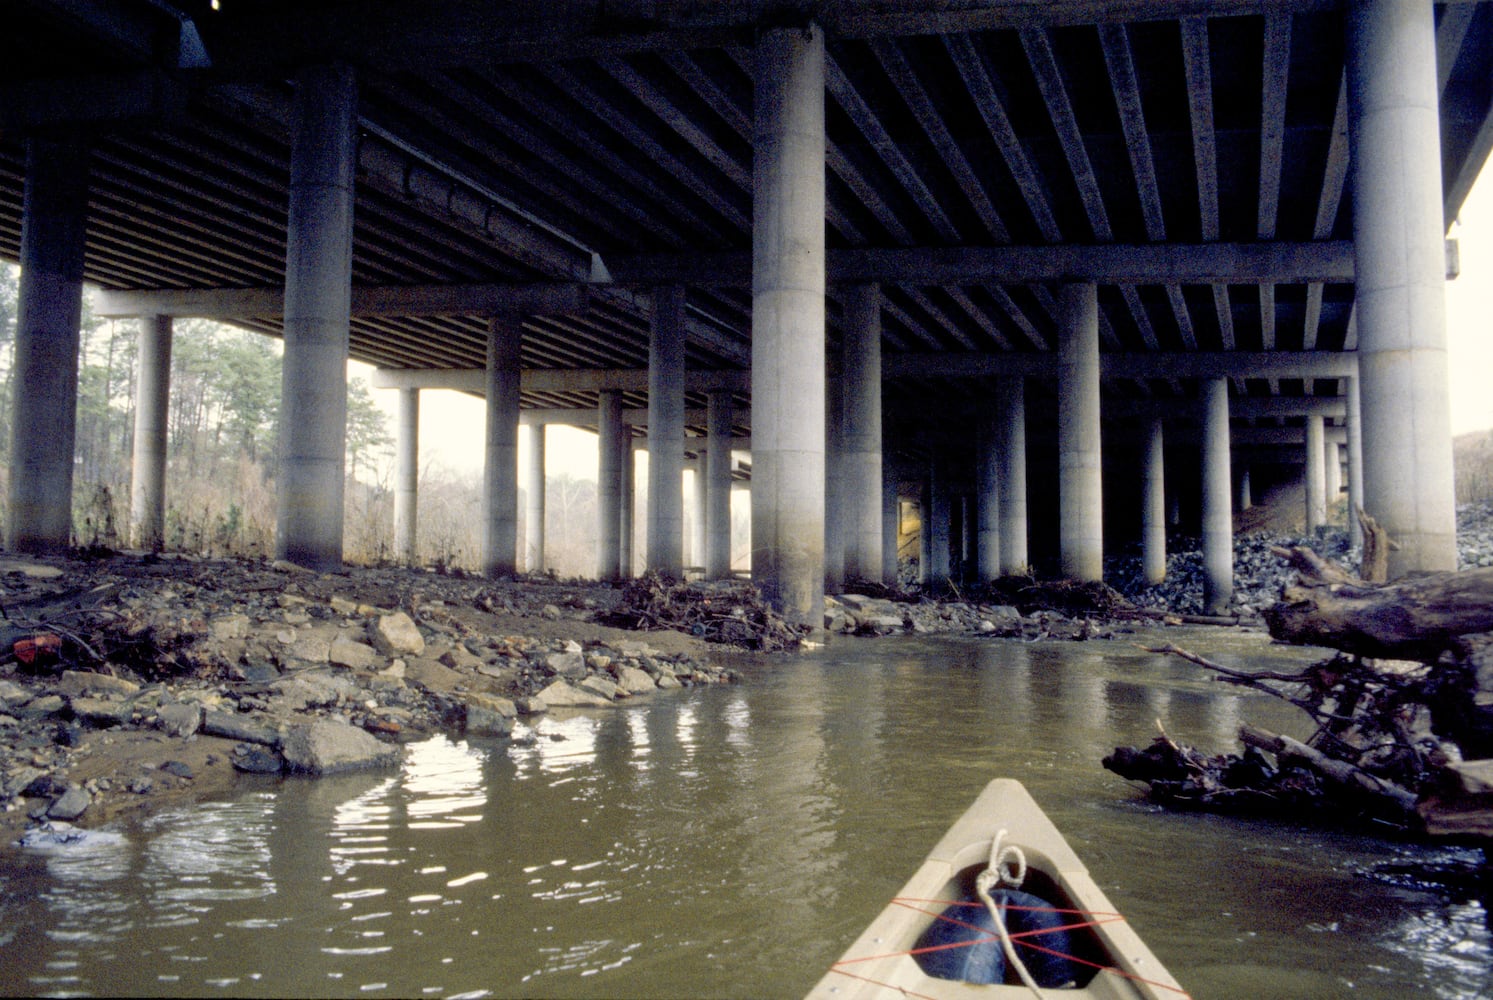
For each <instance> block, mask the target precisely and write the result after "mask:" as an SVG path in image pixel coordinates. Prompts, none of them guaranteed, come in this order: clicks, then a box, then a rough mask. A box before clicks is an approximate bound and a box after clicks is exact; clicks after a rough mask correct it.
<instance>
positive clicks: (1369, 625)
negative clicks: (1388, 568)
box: [1264, 550, 1493, 663]
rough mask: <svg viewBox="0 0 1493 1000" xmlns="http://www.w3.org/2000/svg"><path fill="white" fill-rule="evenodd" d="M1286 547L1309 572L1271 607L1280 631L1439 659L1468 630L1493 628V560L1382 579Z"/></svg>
mask: <svg viewBox="0 0 1493 1000" xmlns="http://www.w3.org/2000/svg"><path fill="white" fill-rule="evenodd" d="M1280 554H1282V555H1286V556H1287V557H1288V558H1291V560H1292V562H1293V564H1295V565H1296V567H1297V569H1298V570H1299V571H1300V577H1301V579H1300V580H1299V581H1298V582H1297V583H1296V584H1294V585H1292V586H1289V587H1286V588H1285V590H1284V592H1283V593H1282V594H1281V600H1280V602H1279V603H1277V604H1275V605H1273V606H1272V607H1269V608H1266V609H1265V611H1264V618H1265V624H1266V626H1267V627H1268V628H1269V630H1270V635H1271V637H1272V638H1275V639H1280V640H1282V641H1284V642H1292V643H1298V644H1302V645H1310V646H1328V647H1330V648H1332V649H1341V650H1343V651H1344V652H1346V653H1352V654H1354V655H1357V656H1372V657H1380V658H1384V659H1393V660H1419V661H1421V662H1423V663H1435V662H1436V661H1437V659H1438V658H1439V657H1440V656H1441V654H1442V653H1443V652H1446V651H1447V650H1457V651H1460V643H1459V639H1460V638H1461V637H1462V636H1465V635H1472V634H1475V633H1479V632H1489V631H1493V567H1490V568H1486V569H1476V570H1466V571H1463V572H1460V573H1435V574H1431V575H1428V576H1421V577H1409V578H1405V579H1402V580H1398V581H1396V582H1395V583H1391V584H1382V585H1374V584H1369V583H1352V582H1345V581H1343V580H1342V579H1341V577H1339V576H1338V575H1337V574H1335V573H1334V574H1323V575H1318V574H1311V573H1310V570H1309V569H1308V568H1307V564H1306V563H1304V562H1303V561H1301V560H1300V559H1299V558H1298V557H1296V556H1295V555H1294V551H1288V550H1281V552H1280ZM1328 565H1330V564H1328ZM1324 576H1325V578H1324Z"/></svg>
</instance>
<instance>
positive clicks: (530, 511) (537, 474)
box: [524, 424, 546, 573]
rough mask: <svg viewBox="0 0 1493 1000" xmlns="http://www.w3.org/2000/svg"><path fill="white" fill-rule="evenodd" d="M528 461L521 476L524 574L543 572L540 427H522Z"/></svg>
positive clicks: (541, 437) (542, 448)
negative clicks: (525, 436)
mask: <svg viewBox="0 0 1493 1000" xmlns="http://www.w3.org/2000/svg"><path fill="white" fill-rule="evenodd" d="M524 431H525V434H526V435H527V437H528V439H529V456H528V457H529V462H528V465H527V466H526V468H525V475H524V572H526V573H543V572H544V516H545V514H544V512H545V505H544V487H545V468H544V447H545V436H546V435H545V429H544V424H528V425H525V427H524Z"/></svg>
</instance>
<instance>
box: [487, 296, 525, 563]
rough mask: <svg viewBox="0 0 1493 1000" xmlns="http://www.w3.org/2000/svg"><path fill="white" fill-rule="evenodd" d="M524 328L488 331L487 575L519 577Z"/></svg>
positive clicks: (510, 319)
mask: <svg viewBox="0 0 1493 1000" xmlns="http://www.w3.org/2000/svg"><path fill="white" fill-rule="evenodd" d="M522 347H523V326H522V325H521V324H520V323H519V321H518V317H516V316H495V317H493V318H492V320H491V321H490V323H489V324H488V330H487V438H486V442H487V443H486V448H485V450H484V452H483V464H482V573H483V575H484V576H488V577H502V576H512V575H513V574H514V573H516V572H518V410H519V384H518V367H519V360H520V352H521V349H522Z"/></svg>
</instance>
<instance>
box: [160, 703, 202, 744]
mask: <svg viewBox="0 0 1493 1000" xmlns="http://www.w3.org/2000/svg"><path fill="white" fill-rule="evenodd" d="M156 728H157V729H159V730H161V732H163V733H165V734H166V735H167V736H177V737H187V736H191V735H192V734H194V733H195V732H197V730H198V729H200V728H202V706H201V705H193V704H188V703H183V702H176V703H174V704H171V705H162V706H161V707H160V708H159V709H158V710H157V711H156Z"/></svg>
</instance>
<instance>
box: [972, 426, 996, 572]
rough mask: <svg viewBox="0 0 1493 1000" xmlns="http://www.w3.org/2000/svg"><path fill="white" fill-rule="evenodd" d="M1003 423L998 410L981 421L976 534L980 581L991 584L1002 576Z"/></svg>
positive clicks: (978, 441)
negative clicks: (977, 537) (977, 538)
mask: <svg viewBox="0 0 1493 1000" xmlns="http://www.w3.org/2000/svg"><path fill="white" fill-rule="evenodd" d="M1001 429H1002V428H1001V420H1000V413H999V411H998V409H997V408H996V407H993V406H992V407H989V408H987V409H986V410H985V411H984V413H983V414H981V417H980V426H979V429H978V433H977V434H976V440H975V447H976V448H977V449H978V452H977V454H976V456H975V490H976V494H975V511H976V513H975V520H976V527H975V530H976V532H977V534H978V535H979V542H978V544H977V546H976V547H977V549H978V551H979V568H978V573H977V575H978V578H979V581H980V582H981V583H989V582H990V581H991V580H994V579H995V578H996V577H998V576H1000V575H1001Z"/></svg>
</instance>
